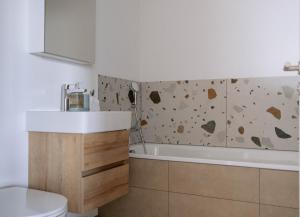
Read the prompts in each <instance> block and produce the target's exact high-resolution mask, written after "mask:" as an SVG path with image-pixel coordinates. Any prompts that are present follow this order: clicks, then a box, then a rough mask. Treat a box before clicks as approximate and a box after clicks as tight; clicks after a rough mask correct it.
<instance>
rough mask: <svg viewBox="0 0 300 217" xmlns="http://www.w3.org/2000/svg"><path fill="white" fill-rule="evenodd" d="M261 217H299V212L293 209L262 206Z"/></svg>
mask: <svg viewBox="0 0 300 217" xmlns="http://www.w3.org/2000/svg"><path fill="white" fill-rule="evenodd" d="M260 217H299V210H298V209H292V208H284V207H276V206H269V205H261V206H260Z"/></svg>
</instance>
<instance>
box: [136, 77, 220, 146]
mask: <svg viewBox="0 0 300 217" xmlns="http://www.w3.org/2000/svg"><path fill="white" fill-rule="evenodd" d="M141 123H142V126H143V134H144V137H145V140H146V141H147V142H152V143H165V144H192V145H205V146H225V145H226V81H225V80H203V81H177V82H176V81H172V82H165V81H164V82H149V83H148V82H145V83H142V122H141Z"/></svg>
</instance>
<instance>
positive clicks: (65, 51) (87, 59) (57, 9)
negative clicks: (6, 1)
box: [30, 0, 96, 64]
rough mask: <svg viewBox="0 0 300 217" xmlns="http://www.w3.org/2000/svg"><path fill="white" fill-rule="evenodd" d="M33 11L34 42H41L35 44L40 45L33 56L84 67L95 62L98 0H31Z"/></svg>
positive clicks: (32, 32)
mask: <svg viewBox="0 0 300 217" xmlns="http://www.w3.org/2000/svg"><path fill="white" fill-rule="evenodd" d="M38 1H40V2H38ZM34 4H35V5H34ZM32 8H33V10H32V11H31V12H30V13H33V14H34V15H31V17H32V18H33V19H34V20H33V19H32V22H31V25H32V29H31V30H32V31H31V35H32V36H31V40H34V39H36V38H38V39H39V40H37V41H35V42H34V41H33V43H32V44H34V43H39V45H36V44H35V45H34V46H33V47H34V48H35V49H33V50H32V53H34V54H37V55H41V56H47V57H52V58H56V59H62V60H68V61H72V62H76V63H82V64H93V63H94V62H95V38H96V0H32ZM39 20H43V22H41V21H39ZM34 24H36V25H34ZM33 34H37V35H33ZM38 34H40V35H41V34H42V36H40V35H38Z"/></svg>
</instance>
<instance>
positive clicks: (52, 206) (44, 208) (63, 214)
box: [0, 187, 68, 217]
mask: <svg viewBox="0 0 300 217" xmlns="http://www.w3.org/2000/svg"><path fill="white" fill-rule="evenodd" d="M67 202H68V201H67V199H66V198H65V197H64V196H62V195H59V194H54V193H49V192H44V191H38V190H33V189H28V188H22V187H10V188H3V189H0V217H67V209H68V208H67Z"/></svg>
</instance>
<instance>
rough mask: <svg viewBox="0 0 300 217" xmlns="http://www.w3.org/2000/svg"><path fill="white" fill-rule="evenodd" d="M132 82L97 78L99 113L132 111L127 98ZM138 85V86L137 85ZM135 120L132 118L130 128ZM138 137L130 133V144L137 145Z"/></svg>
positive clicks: (102, 77) (104, 77)
mask: <svg viewBox="0 0 300 217" xmlns="http://www.w3.org/2000/svg"><path fill="white" fill-rule="evenodd" d="M131 82H132V81H130V80H125V79H119V78H113V77H107V76H103V75H99V76H98V98H99V102H100V110H101V111H134V109H133V108H132V107H131V103H130V101H129V98H128V91H129V87H130V84H131ZM139 85H140V84H139ZM140 96H141V95H139V97H138V101H137V109H138V118H140V113H141V112H140V107H141V97H140ZM135 120H136V118H135V117H134V113H133V117H132V126H135V125H136V124H137V123H136V121H135ZM139 141H140V137H139V135H138V132H133V131H131V133H130V143H131V144H135V143H139Z"/></svg>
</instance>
